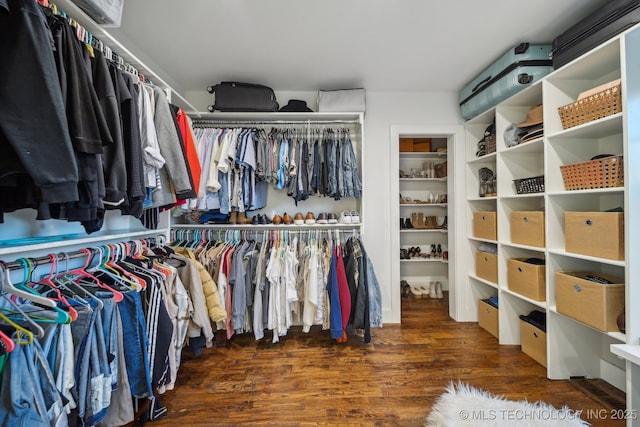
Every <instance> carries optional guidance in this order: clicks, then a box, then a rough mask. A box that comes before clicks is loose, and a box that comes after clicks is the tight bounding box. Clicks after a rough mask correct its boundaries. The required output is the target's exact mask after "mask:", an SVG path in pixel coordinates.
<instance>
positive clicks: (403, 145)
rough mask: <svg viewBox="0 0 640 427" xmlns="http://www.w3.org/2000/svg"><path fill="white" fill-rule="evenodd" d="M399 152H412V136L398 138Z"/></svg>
mask: <svg viewBox="0 0 640 427" xmlns="http://www.w3.org/2000/svg"><path fill="white" fill-rule="evenodd" d="M400 152H401V153H411V152H413V138H400Z"/></svg>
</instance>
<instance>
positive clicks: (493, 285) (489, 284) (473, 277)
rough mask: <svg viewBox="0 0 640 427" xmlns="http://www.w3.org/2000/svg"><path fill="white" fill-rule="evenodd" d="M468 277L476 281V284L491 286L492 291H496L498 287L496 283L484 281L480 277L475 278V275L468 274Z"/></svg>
mask: <svg viewBox="0 0 640 427" xmlns="http://www.w3.org/2000/svg"><path fill="white" fill-rule="evenodd" d="M469 277H471V278H472V279H473V280H477V281H478V282H482V283H484V284H485V285H488V286H491V287H492V288H494V289H498V285H497V284H496V283H493V282H490V281H488V280H486V279H483V278H481V277H478V276H476V275H475V274H473V273H471V274H469Z"/></svg>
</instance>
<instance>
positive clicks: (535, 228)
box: [511, 211, 545, 248]
mask: <svg viewBox="0 0 640 427" xmlns="http://www.w3.org/2000/svg"><path fill="white" fill-rule="evenodd" d="M544 241H545V240H544V212H541V211H515V212H511V242H512V243H517V244H520V245H528V246H537V247H541V248H543V247H544Z"/></svg>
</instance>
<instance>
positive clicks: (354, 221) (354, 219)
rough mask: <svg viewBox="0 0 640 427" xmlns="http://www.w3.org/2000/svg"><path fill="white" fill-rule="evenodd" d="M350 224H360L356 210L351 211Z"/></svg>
mask: <svg viewBox="0 0 640 427" xmlns="http://www.w3.org/2000/svg"><path fill="white" fill-rule="evenodd" d="M351 224H360V214H359V213H358V211H351Z"/></svg>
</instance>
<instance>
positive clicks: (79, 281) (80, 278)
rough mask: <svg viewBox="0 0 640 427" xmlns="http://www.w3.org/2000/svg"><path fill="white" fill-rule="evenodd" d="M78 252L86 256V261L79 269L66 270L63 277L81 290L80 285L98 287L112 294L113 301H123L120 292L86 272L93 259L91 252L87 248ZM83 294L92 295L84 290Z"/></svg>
mask: <svg viewBox="0 0 640 427" xmlns="http://www.w3.org/2000/svg"><path fill="white" fill-rule="evenodd" d="M80 252H82V253H84V254H85V255H86V261H85V263H84V265H83V266H82V267H79V268H76V269H73V270H68V271H67V272H66V273H64V275H65V276H67V277H70V278H71V281H72V283H74V284H75V285H77V286H79V287H80V288H81V289H84V288H82V285H89V286H93V287H98V288H101V289H104V290H106V291H109V292H111V293H112V294H113V299H114V301H115V302H120V301H122V300H123V299H124V295H122V292H120V291H118V290H116V289H113V288H112V287H111V286H109V285H107V284H106V283H103V282H102V281H101V280H100V279H98V278H97V277H95V276H94V275H93V274H91V273H90V272H89V271H87V268H88V267H89V264H91V259H92V258H93V252H92V251H91V250H90V249H88V248H82V249H80ZM85 292H87V293H88V294H90V295H92V296H93V294H91V292H88V291H86V289H85ZM98 300H100V298H98ZM100 303H102V301H100Z"/></svg>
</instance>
